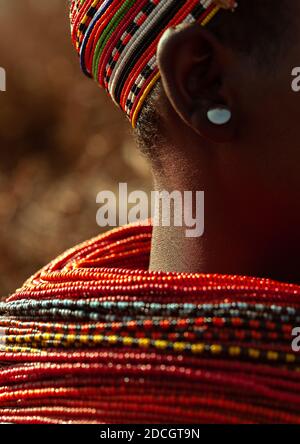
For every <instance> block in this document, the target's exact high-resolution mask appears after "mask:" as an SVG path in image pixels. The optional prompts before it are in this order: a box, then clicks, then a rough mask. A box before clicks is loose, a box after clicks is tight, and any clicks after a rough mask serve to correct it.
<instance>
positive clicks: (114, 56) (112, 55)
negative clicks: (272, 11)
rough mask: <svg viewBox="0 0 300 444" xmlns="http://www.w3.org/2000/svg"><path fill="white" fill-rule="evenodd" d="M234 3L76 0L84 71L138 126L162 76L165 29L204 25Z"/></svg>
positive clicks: (76, 38) (76, 37)
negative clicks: (159, 53)
mask: <svg viewBox="0 0 300 444" xmlns="http://www.w3.org/2000/svg"><path fill="white" fill-rule="evenodd" d="M236 6H237V3H236V1H235V0H71V7H70V20H71V33H72V40H73V42H74V45H75V47H76V49H77V51H78V53H79V56H80V61H81V67H82V69H83V71H84V73H85V74H86V75H88V76H89V77H92V78H94V79H95V81H96V82H98V83H99V84H100V85H101V86H102V87H103V88H104V89H106V91H107V92H108V94H109V95H110V96H111V97H112V99H113V101H114V102H115V103H116V104H117V105H118V106H120V107H121V108H122V110H123V111H124V112H125V113H126V114H127V116H128V118H129V119H130V121H131V122H132V125H133V127H135V126H136V122H137V119H138V116H139V113H140V111H141V108H142V106H143V103H144V101H145V99H146V98H147V96H148V94H149V93H150V91H151V89H152V88H153V86H154V85H155V83H156V82H157V80H158V79H159V77H160V73H159V70H158V66H157V60H156V51H157V46H158V42H159V40H160V38H161V36H162V34H163V33H164V31H165V30H166V29H168V28H170V27H174V26H177V25H179V24H182V23H195V22H198V23H200V24H201V25H202V26H205V25H206V24H207V23H208V22H209V21H210V20H211V19H212V18H213V17H214V16H215V14H216V13H217V12H218V11H219V10H220V9H221V8H223V9H231V10H233V9H235V7H236Z"/></svg>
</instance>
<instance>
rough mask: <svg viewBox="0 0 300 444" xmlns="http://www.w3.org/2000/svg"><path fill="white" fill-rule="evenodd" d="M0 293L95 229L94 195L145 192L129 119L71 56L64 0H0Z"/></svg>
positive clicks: (145, 171) (143, 163) (146, 173)
mask: <svg viewBox="0 0 300 444" xmlns="http://www.w3.org/2000/svg"><path fill="white" fill-rule="evenodd" d="M0 66H2V67H3V68H5V70H6V72H7V91H6V92H5V93H3V92H0V149H1V162H0V295H1V296H5V295H7V294H9V293H10V292H12V291H13V290H15V289H16V288H18V287H19V286H20V285H21V284H22V283H23V282H24V280H25V279H26V278H27V277H29V276H30V275H31V274H32V273H34V272H35V271H36V270H37V269H39V268H40V267H42V266H43V265H45V263H47V262H48V261H49V260H51V259H52V258H53V257H55V256H56V255H57V254H59V253H61V252H62V251H63V250H65V249H66V248H68V247H71V246H73V245H74V244H77V243H78V242H81V241H83V240H85V239H87V238H90V237H92V236H94V235H97V234H98V233H99V232H101V229H100V228H99V227H98V226H97V224H96V212H97V209H98V208H99V206H97V204H96V195H97V194H98V192H99V191H101V190H112V191H117V189H118V184H119V182H127V183H128V184H129V189H132V190H134V189H141V190H145V191H149V188H150V183H151V181H150V173H149V170H148V167H147V164H146V161H145V159H143V158H142V157H141V155H140V154H139V153H138V151H137V149H136V148H135V144H134V141H133V138H132V134H131V130H130V125H129V123H128V122H127V120H126V118H125V117H124V116H123V115H122V113H121V112H120V111H119V110H118V109H116V108H115V107H114V106H113V105H112V103H111V101H110V100H109V98H108V97H107V96H106V94H105V93H104V92H103V91H100V89H99V88H98V86H97V85H96V84H95V83H94V82H93V81H91V80H89V79H86V78H85V77H84V76H83V75H82V73H81V71H80V69H79V64H78V58H77V55H76V53H75V51H74V50H73V48H72V45H71V42H70V35H69V23H68V7H67V0H0Z"/></svg>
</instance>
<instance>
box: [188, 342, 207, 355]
mask: <svg viewBox="0 0 300 444" xmlns="http://www.w3.org/2000/svg"><path fill="white" fill-rule="evenodd" d="M191 350H192V352H193V353H195V354H200V353H203V352H204V350H205V346H204V344H193V345H192V347H191Z"/></svg>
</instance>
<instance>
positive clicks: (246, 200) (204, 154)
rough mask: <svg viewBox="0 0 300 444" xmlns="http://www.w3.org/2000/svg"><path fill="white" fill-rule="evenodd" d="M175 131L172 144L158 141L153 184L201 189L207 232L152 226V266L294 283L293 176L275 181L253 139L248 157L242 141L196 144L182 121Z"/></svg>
mask: <svg viewBox="0 0 300 444" xmlns="http://www.w3.org/2000/svg"><path fill="white" fill-rule="evenodd" d="M170 120H171V121H172V120H173V119H170ZM173 134H174V145H173V143H172V144H171V147H172V148H171V147H170V146H167V147H160V148H159V153H160V162H159V167H158V166H157V163H154V164H155V165H154V166H153V170H154V177H155V189H157V190H168V191H169V192H171V191H174V190H178V191H181V192H183V191H194V192H195V191H204V192H205V234H204V236H202V237H199V238H187V237H186V236H185V230H186V227H183V228H178V227H172V226H171V227H169V228H165V227H154V231H153V241H152V252H151V263H150V269H151V270H162V271H177V272H200V273H221V274H234V275H236V274H237V275H247V276H254V277H264V278H271V279H274V280H279V281H284V282H291V283H299V282H300V271H299V268H300V267H299V265H300V263H299V262H300V261H299V250H300V230H299V229H298V227H299V226H300V211H299V202H298V201H297V200H296V199H294V197H295V196H294V195H293V194H291V193H290V192H289V188H290V187H291V184H290V183H287V184H286V187H287V188H286V189H285V183H284V182H283V181H282V182H280V183H278V182H276V181H275V178H273V177H272V171H273V170H272V165H270V169H268V168H267V166H266V163H265V162H263V161H262V160H261V158H260V156H259V153H258V152H257V154H255V150H256V148H255V147H254V148H253V150H251V159H249V157H248V156H247V151H246V150H244V151H243V150H242V149H240V148H239V147H232V146H229V145H228V146H221V147H219V146H218V147H215V146H214V145H213V144H208V143H207V142H206V141H203V143H201V144H200V146H199V139H198V138H197V137H196V138H193V136H192V137H191V134H190V132H189V130H183V128H181V127H180V122H179V121H178V122H177V129H175V128H173ZM182 134H184V137H187V140H184V141H183V143H182V145H180V146H179V144H178V140H180V138H182ZM176 140H177V146H176V149H174V146H175V141H176ZM187 146H189V149H188V150H187V149H186V148H185V147H187ZM268 149H269V147H266V149H265V151H264V153H266V152H267V151H268ZM270 149H271V147H270ZM257 150H258V149H257ZM296 194H297V193H296Z"/></svg>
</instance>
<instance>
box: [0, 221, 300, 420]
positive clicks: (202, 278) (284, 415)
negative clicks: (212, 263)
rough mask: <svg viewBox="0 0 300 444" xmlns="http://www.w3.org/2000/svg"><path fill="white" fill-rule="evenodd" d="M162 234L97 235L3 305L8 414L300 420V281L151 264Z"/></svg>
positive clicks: (136, 228)
mask: <svg viewBox="0 0 300 444" xmlns="http://www.w3.org/2000/svg"><path fill="white" fill-rule="evenodd" d="M151 232H152V228H151V226H150V225H146V226H140V225H131V226H128V227H124V228H120V229H118V230H114V231H112V232H110V233H107V234H105V235H101V236H99V237H97V238H95V239H92V240H91V241H88V242H85V243H83V244H81V245H79V246H78V247H75V248H73V249H72V250H69V251H67V252H66V253H64V254H63V255H61V256H60V257H58V258H57V259H56V260H54V261H53V262H52V263H50V264H49V265H48V266H46V267H45V268H44V269H42V270H41V271H39V272H38V273H36V275H34V276H33V277H31V278H30V279H29V280H28V281H27V282H26V283H25V285H24V286H23V287H22V288H21V289H19V290H17V291H16V292H15V293H14V294H13V295H11V296H10V297H8V298H7V300H6V301H5V302H4V303H1V304H0V315H1V318H0V331H2V332H3V335H2V338H1V339H2V340H1V347H0V365H1V371H0V421H1V422H15V423H49V424H51V423H66V422H68V423H82V422H89V423H95V422H96V423H97V422H98V423H99V422H101V423H103V422H107V423H120V422H123V423H138V422H144V423H146V422H147V423H151V422H152V423H158V422H163V423H171V422H177V423H178V422H185V423H189V422H191V423H206V422H210V423H245V422H248V423H249V422H250V423H252V422H253V423H262V422H263V423H265V422H276V423H277V422H283V423H295V422H297V423H298V422H300V372H299V368H300V355H298V354H297V353H294V352H293V351H292V347H291V343H292V330H293V328H294V327H296V326H299V325H300V287H299V286H296V285H290V284H283V283H278V282H274V281H270V280H267V279H255V278H249V277H241V276H220V275H214V274H211V275H202V274H189V273H181V274H179V273H162V272H149V271H148V265H149V253H150V245H151Z"/></svg>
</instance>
